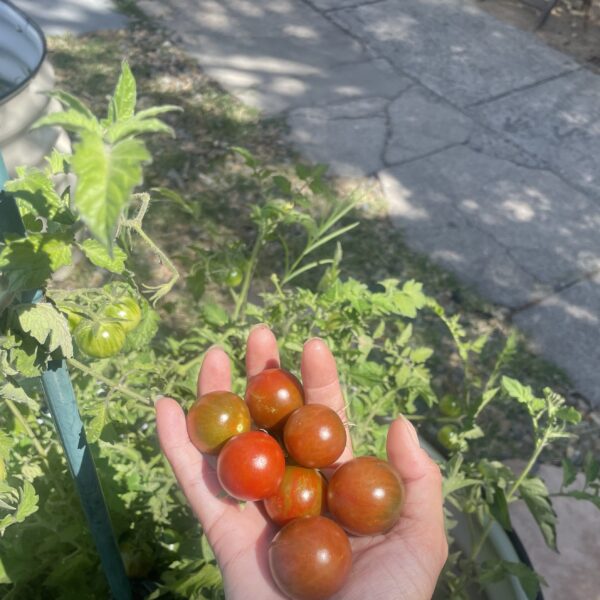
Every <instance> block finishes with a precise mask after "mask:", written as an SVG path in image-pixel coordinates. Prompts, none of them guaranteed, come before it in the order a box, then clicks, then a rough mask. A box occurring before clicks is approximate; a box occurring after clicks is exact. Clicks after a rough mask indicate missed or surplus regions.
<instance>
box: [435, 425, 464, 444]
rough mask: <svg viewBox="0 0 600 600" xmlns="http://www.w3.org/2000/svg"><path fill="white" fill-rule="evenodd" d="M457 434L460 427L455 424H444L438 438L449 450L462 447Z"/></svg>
mask: <svg viewBox="0 0 600 600" xmlns="http://www.w3.org/2000/svg"><path fill="white" fill-rule="evenodd" d="M457 434H458V429H456V427H455V426H454V425H444V426H443V427H442V428H441V429H440V430H439V431H438V432H437V440H438V442H439V443H440V444H441V445H442V446H444V448H446V449H447V450H456V449H458V448H459V447H460V441H459V440H458V438H457Z"/></svg>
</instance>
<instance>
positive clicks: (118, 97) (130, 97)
mask: <svg viewBox="0 0 600 600" xmlns="http://www.w3.org/2000/svg"><path fill="white" fill-rule="evenodd" d="M136 103H137V91H136V84H135V78H134V77H133V73H132V72H131V69H130V68H129V64H128V63H127V61H126V60H124V61H123V62H122V63H121V74H120V75H119V80H118V81H117V85H116V87H115V92H114V94H113V97H112V100H111V106H112V108H113V119H114V120H115V121H122V120H124V119H129V118H130V117H132V116H133V113H134V112H135V105H136Z"/></svg>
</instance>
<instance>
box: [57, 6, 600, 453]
mask: <svg viewBox="0 0 600 600" xmlns="http://www.w3.org/2000/svg"><path fill="white" fill-rule="evenodd" d="M121 5H122V7H124V8H125V9H126V12H127V13H128V14H131V15H133V16H134V17H136V19H135V20H134V25H133V26H132V27H131V29H130V30H123V31H110V32H98V33H93V34H89V35H86V36H83V37H80V38H74V37H70V36H65V37H53V38H50V40H49V48H50V60H51V62H52V64H53V65H54V67H55V70H56V74H57V87H61V88H63V89H66V90H68V91H69V92H71V93H73V94H75V95H77V96H79V97H80V98H82V99H83V100H85V101H86V102H87V103H88V104H89V105H90V106H91V108H92V109H93V110H94V111H96V112H98V111H102V110H104V108H105V106H106V96H107V94H109V93H110V92H111V91H112V89H113V87H114V84H115V82H116V78H117V76H118V72H119V63H120V61H121V60H122V59H123V58H127V59H128V61H129V63H130V65H131V67H132V69H133V72H134V74H135V76H136V79H137V82H138V99H139V104H140V105H141V107H144V106H145V105H150V104H153V105H154V104H163V103H168V104H177V105H179V106H181V107H182V108H183V109H184V111H183V112H182V113H174V114H171V115H168V116H167V119H166V120H168V121H169V123H170V124H171V125H172V126H173V127H174V129H175V131H176V137H175V139H168V138H166V137H165V136H160V137H155V138H153V139H151V140H150V142H149V145H150V147H151V151H152V153H153V155H154V156H155V161H154V164H152V165H151V166H150V167H149V169H148V171H147V179H146V182H145V184H146V186H148V187H151V186H166V187H169V188H171V189H175V190H176V191H178V192H179V193H180V194H182V195H183V196H184V197H185V198H186V199H187V200H189V201H190V202H193V203H195V204H197V205H198V208H199V211H200V215H201V217H200V219H199V220H198V221H197V222H196V221H190V219H189V217H188V216H187V215H185V214H184V213H179V212H177V211H176V210H174V209H173V206H172V205H171V204H169V205H166V204H163V203H156V204H154V205H153V208H152V209H151V211H150V213H149V215H148V229H149V230H150V232H151V233H152V236H153V238H155V239H156V240H157V241H159V243H160V244H161V245H162V246H163V248H164V249H165V250H166V251H167V253H168V254H169V255H171V256H175V257H177V256H180V257H181V256H182V255H185V253H186V250H185V249H190V248H192V249H193V248H208V247H210V246H211V245H212V244H214V242H215V240H216V241H218V242H221V243H222V242H223V241H228V240H231V241H232V242H234V241H239V242H240V243H241V244H242V245H246V246H248V245H249V244H250V243H251V242H252V236H253V230H252V228H251V227H249V225H248V224H249V220H248V218H247V217H248V214H249V210H250V207H251V206H252V201H253V198H254V194H255V191H254V188H253V185H252V182H251V180H249V178H248V177H247V175H246V173H245V172H244V171H243V169H241V168H240V162H239V160H237V159H236V158H235V157H233V156H232V153H231V151H230V148H231V147H232V146H243V147H246V148H248V149H250V150H251V151H252V152H253V153H254V154H255V155H256V156H257V157H258V158H259V159H260V160H261V161H262V162H263V163H264V164H266V165H270V166H273V167H275V168H277V169H280V170H284V171H289V172H290V173H292V172H293V168H292V165H293V164H294V162H295V161H297V160H299V159H298V157H297V156H296V155H295V154H294V152H293V150H292V149H291V148H290V146H289V145H288V144H287V143H286V141H285V124H284V123H283V122H282V121H280V120H277V119H266V120H263V119H261V118H260V116H259V114H258V113H257V112H256V111H254V110H252V109H249V108H247V107H245V106H243V105H242V104H240V103H239V102H238V101H237V100H236V99H235V98H233V97H232V96H230V95H229V94H227V93H226V92H224V91H223V90H222V89H220V88H219V86H217V85H216V84H215V83H214V82H212V81H211V80H210V79H208V78H207V77H206V76H205V75H204V74H203V73H202V71H201V70H200V69H199V67H198V66H197V64H196V63H195V62H194V61H193V60H192V59H191V58H189V57H188V56H186V55H185V54H184V53H183V52H182V51H181V50H180V49H178V48H177V47H175V46H174V45H173V44H172V43H171V42H170V41H169V40H168V38H167V37H166V36H165V35H164V33H163V32H162V31H160V30H159V29H156V28H155V27H154V26H153V25H152V23H151V22H149V21H148V20H145V19H143V18H140V15H139V14H138V12H137V9H136V8H135V3H134V2H131V1H130V0H122V1H121V2H120V6H121ZM333 184H334V185H335V186H336V187H337V189H338V190H339V192H340V193H345V192H347V187H348V183H347V182H341V181H340V182H336V181H334V182H333ZM359 193H360V194H361V198H362V202H361V205H360V208H359V209H357V210H356V211H355V213H354V214H352V215H349V217H348V222H350V221H352V220H356V219H358V220H360V226H359V227H358V228H355V229H354V230H353V231H351V232H350V233H349V234H347V235H346V236H345V237H344V239H343V246H344V260H343V262H342V266H343V275H345V276H352V277H355V278H357V279H360V280H362V281H365V282H366V283H368V284H375V283H376V282H377V281H378V280H381V279H385V278H388V277H395V278H398V279H401V280H405V279H409V278H414V279H416V280H418V281H421V282H423V284H424V286H425V289H426V291H427V293H429V294H430V295H432V296H434V297H436V298H437V299H438V301H439V302H440V303H442V304H443V305H444V306H445V308H446V310H447V311H449V312H450V313H456V312H459V313H460V314H461V315H462V318H463V324H464V325H465V327H466V328H467V329H468V331H469V332H471V333H472V334H473V335H477V334H481V333H483V332H491V331H494V332H495V333H494V334H493V336H492V342H491V344H490V349H491V350H492V352H489V356H488V355H485V356H484V357H483V363H484V364H485V363H486V362H487V363H489V362H491V361H493V356H494V354H495V352H497V351H498V350H499V349H500V348H501V347H502V344H503V341H504V339H505V336H506V335H507V333H508V332H509V331H510V330H511V327H510V325H509V323H508V321H507V319H506V314H504V313H503V312H502V311H501V310H499V309H497V308H496V307H493V306H491V305H489V304H487V303H486V302H484V301H483V300H482V299H481V298H479V297H478V296H477V295H476V294H475V293H473V291H471V290H470V289H468V288H466V287H465V286H463V285H462V284H461V283H460V282H458V281H457V280H456V278H455V277H454V276H453V275H451V274H450V273H448V272H446V271H444V270H443V269H441V268H439V267H437V266H436V265H434V264H432V263H431V262H430V261H429V260H427V258H425V257H423V256H420V255H417V254H415V253H413V252H411V251H410V250H409V249H408V248H407V246H406V245H405V243H404V241H403V239H402V236H401V234H400V233H399V232H398V230H396V229H395V228H394V227H393V226H392V224H391V223H390V221H389V220H388V218H387V216H386V214H385V206H384V204H383V199H382V197H381V195H380V192H379V190H378V189H377V188H374V187H368V186H364V187H361V188H360V190H359ZM277 260H278V258H277V255H276V254H272V255H270V256H268V257H267V263H266V264H263V269H262V272H263V273H268V272H271V271H272V270H273V269H275V270H276V268H277V263H276V261H277ZM259 275H260V272H259ZM150 276H151V274H150ZM186 294H187V292H186V290H185V289H184V288H179V289H178V290H177V292H176V294H175V298H176V299H175V300H174V301H170V302H169V303H167V304H166V305H165V312H166V314H165V318H166V322H167V323H168V322H169V313H170V314H171V315H173V314H176V315H177V319H172V320H171V323H173V324H174V323H175V322H182V318H183V322H186V320H187V322H189V321H190V320H191V319H193V318H195V315H196V314H197V310H195V309H191V310H190V309H189V294H187V295H186ZM177 299H179V300H181V301H179V302H178V301H177ZM182 313H183V314H182ZM422 335H423V336H424V338H425V339H426V340H427V341H428V342H429V343H430V344H432V345H433V346H440V345H446V346H448V351H449V352H450V351H451V350H450V345H449V340H448V338H447V336H446V334H445V332H444V331H443V330H442V329H441V328H440V326H439V324H438V323H437V322H436V321H434V320H433V319H431V321H426V322H425V325H424V327H423V331H422ZM441 354H444V356H447V354H446V353H441ZM454 358H456V357H454ZM450 364H451V363H450ZM433 369H434V373H435V375H436V383H438V384H439V386H440V389H452V388H453V387H456V388H457V389H458V387H459V384H458V382H456V381H454V380H453V377H454V375H453V370H452V368H451V367H450V368H448V365H447V364H441V363H440V364H434V365H433ZM511 375H513V376H515V377H517V378H519V379H520V380H521V381H523V382H525V383H528V384H530V385H531V386H532V387H533V388H534V389H535V390H538V391H539V390H541V388H542V387H544V386H547V385H549V386H551V387H553V388H555V389H556V390H557V391H559V392H561V393H563V394H565V395H566V396H567V397H568V398H570V399H571V400H572V401H574V399H573V397H572V393H571V386H570V384H569V382H568V380H567V378H566V376H565V375H564V373H562V372H561V371H560V370H559V369H557V368H556V367H554V366H553V365H551V364H549V363H547V362H545V361H543V360H541V359H540V358H539V357H537V356H535V355H534V354H533V353H531V352H529V351H528V349H527V344H526V342H525V340H523V339H521V341H520V343H519V349H518V352H517V356H516V357H515V359H514V360H513V364H512V366H511ZM518 411H519V408H518V407H515V408H514V409H511V410H510V411H509V412H508V413H506V412H502V411H496V412H494V411H490V417H489V420H490V425H491V426H492V427H496V428H499V430H500V431H501V432H505V434H506V436H505V440H506V442H507V444H503V445H502V446H498V448H494V449H491V450H492V451H493V452H494V453H495V454H496V455H497V456H499V457H500V458H502V457H509V456H512V457H514V456H517V457H518V456H521V455H523V453H524V452H525V451H526V450H527V448H526V447H524V446H523V444H524V443H527V442H524V441H523V440H526V439H529V438H530V436H529V435H526V434H525V433H524V431H523V430H522V428H520V427H519V423H520V422H521V421H523V422H525V420H524V419H521V418H520V415H519V412H518ZM589 437H590V440H587V438H586V440H585V441H583V440H580V441H578V442H577V447H578V448H582V447H583V448H585V447H586V445H589V444H594V443H597V442H594V441H593V439H592V438H593V436H592V435H590V436H589ZM560 453H561V451H560V450H559V451H558V454H556V455H554V454H553V455H551V456H547V457H545V458H546V460H551V461H557V460H558V456H559V454H560Z"/></svg>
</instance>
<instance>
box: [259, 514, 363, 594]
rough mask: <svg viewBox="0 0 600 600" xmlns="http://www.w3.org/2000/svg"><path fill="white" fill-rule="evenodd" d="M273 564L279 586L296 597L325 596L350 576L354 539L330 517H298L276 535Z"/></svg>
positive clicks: (270, 559) (271, 564)
mask: <svg viewBox="0 0 600 600" xmlns="http://www.w3.org/2000/svg"><path fill="white" fill-rule="evenodd" d="M269 566H270V567H271V574H272V575H273V579H274V580H275V583H276V584H277V586H278V587H279V589H280V590H281V591H282V592H283V593H284V594H285V595H286V596H288V597H290V598H292V600H325V598H329V597H331V596H333V595H334V594H335V593H336V592H338V591H339V590H341V589H342V587H344V584H345V583H346V580H347V579H348V575H349V574H350V568H351V567H352V550H351V548H350V541H349V540H348V536H347V535H346V534H345V533H344V530H343V529H342V528H341V527H340V526H339V525H337V524H336V523H334V522H333V521H331V520H330V519H326V518H325V517H302V518H300V519H295V520H294V521H292V522H291V523H288V524H287V525H286V526H285V527H284V528H283V529H282V530H281V531H280V532H279V533H278V534H277V535H276V536H275V537H274V538H273V541H272V542H271V546H270V548H269Z"/></svg>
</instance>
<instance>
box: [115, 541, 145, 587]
mask: <svg viewBox="0 0 600 600" xmlns="http://www.w3.org/2000/svg"><path fill="white" fill-rule="evenodd" d="M119 551H120V552H121V558H122V559H123V566H124V567H125V573H126V574H127V577H129V578H130V579H144V578H146V577H148V574H149V573H150V571H151V570H152V566H153V563H154V557H153V555H152V548H150V546H149V545H148V544H142V545H141V546H137V545H135V544H134V543H133V542H132V541H126V542H121V543H120V544H119Z"/></svg>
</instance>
